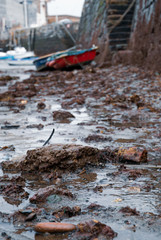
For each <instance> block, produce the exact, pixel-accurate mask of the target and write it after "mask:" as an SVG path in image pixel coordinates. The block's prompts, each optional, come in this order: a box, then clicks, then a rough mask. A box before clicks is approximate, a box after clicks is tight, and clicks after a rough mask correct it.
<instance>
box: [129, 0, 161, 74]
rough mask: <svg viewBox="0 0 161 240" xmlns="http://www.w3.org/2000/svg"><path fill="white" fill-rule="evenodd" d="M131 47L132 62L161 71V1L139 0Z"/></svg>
mask: <svg viewBox="0 0 161 240" xmlns="http://www.w3.org/2000/svg"><path fill="white" fill-rule="evenodd" d="M136 6H137V7H136V11H135V16H134V26H133V32H132V35H131V39H130V43H129V49H130V50H131V51H132V53H131V59H130V60H131V63H136V64H139V65H141V66H143V65H144V66H147V68H149V69H153V70H155V71H159V72H161V67H160V63H161V1H160V0H137V5H136Z"/></svg>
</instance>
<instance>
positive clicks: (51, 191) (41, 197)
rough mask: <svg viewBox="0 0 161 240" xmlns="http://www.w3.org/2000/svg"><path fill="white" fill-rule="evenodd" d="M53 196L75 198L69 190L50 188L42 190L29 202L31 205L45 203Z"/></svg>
mask: <svg viewBox="0 0 161 240" xmlns="http://www.w3.org/2000/svg"><path fill="white" fill-rule="evenodd" d="M52 194H58V195H62V196H66V197H69V198H73V197H74V196H73V194H72V193H71V192H70V191H68V190H64V189H62V190H60V189H57V188H55V186H48V187H46V188H40V189H39V190H38V191H37V193H35V194H34V196H32V197H31V198H30V199H29V200H30V202H31V203H39V202H44V201H46V198H47V197H48V196H50V195H52Z"/></svg>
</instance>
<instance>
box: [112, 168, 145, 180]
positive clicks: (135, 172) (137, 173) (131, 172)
mask: <svg viewBox="0 0 161 240" xmlns="http://www.w3.org/2000/svg"><path fill="white" fill-rule="evenodd" d="M120 174H125V175H127V177H128V179H133V180H134V179H136V178H138V177H141V176H142V175H144V174H145V171H143V170H141V169H128V168H127V167H126V166H125V165H120V167H119V168H118V171H117V172H114V173H113V174H112V175H113V176H118V175H120Z"/></svg>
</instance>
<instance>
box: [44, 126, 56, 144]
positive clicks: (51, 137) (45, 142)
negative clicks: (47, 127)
mask: <svg viewBox="0 0 161 240" xmlns="http://www.w3.org/2000/svg"><path fill="white" fill-rule="evenodd" d="M54 132H55V129H54V128H53V131H52V133H51V134H50V137H49V138H48V140H47V141H46V142H45V143H44V144H43V146H45V145H46V144H47V143H48V142H49V141H50V139H51V138H52V136H53V134H54Z"/></svg>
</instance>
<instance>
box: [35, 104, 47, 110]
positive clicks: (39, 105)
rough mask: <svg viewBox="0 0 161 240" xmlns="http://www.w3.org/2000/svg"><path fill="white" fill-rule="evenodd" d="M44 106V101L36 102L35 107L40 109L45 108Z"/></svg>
mask: <svg viewBox="0 0 161 240" xmlns="http://www.w3.org/2000/svg"><path fill="white" fill-rule="evenodd" d="M45 108H46V104H45V103H44V102H39V103H38V104H37V109H38V110H42V109H45Z"/></svg>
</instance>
